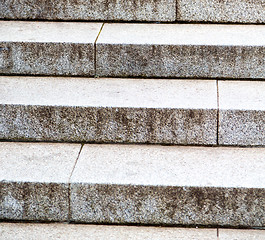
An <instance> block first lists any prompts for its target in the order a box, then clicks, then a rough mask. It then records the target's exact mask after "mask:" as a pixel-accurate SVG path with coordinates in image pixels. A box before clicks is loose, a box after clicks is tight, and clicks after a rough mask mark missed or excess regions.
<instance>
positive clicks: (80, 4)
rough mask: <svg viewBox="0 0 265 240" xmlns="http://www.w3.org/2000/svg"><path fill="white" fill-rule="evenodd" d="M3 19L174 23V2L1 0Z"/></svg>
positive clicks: (139, 0) (151, 0)
mask: <svg viewBox="0 0 265 240" xmlns="http://www.w3.org/2000/svg"><path fill="white" fill-rule="evenodd" d="M0 9H1V11H0V18H3V19H48V20H57V19H61V20H104V21H106V20H122V21H159V22H160V21H162V22H163V21H165V22H168V21H175V20H176V1H174V0H161V1H156V0H144V1H143V0H136V1H135V0H127V1H115V0H108V1H105V0H97V1H94V0H78V1H76V0H68V1H64V0H57V1H54V0H48V1H47V0H31V1H28V0H22V1H21V0H12V1H10V0H1V1H0Z"/></svg>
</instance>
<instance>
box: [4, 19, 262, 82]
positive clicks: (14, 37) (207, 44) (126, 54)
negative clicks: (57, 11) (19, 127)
mask: <svg viewBox="0 0 265 240" xmlns="http://www.w3.org/2000/svg"><path fill="white" fill-rule="evenodd" d="M101 27H102V24H101V23H80V22H78V23H73V22H72V23H66V22H26V21H24V22H13V21H1V22H0V32H1V33H2V34H1V36H0V73H2V74H9V75H10V74H12V75H21V74H22V75H64V76H94V75H97V76H101V77H102V76H105V77H149V78H151V77H165V78H219V79H263V80H264V78H265V71H264V69H265V60H264V59H265V37H264V36H265V25H216V24H215V25H207V24H204V25H203V24H119V23H116V24H105V25H104V26H103V28H102V31H101V32H100V29H101ZM97 37H98V38H97Z"/></svg>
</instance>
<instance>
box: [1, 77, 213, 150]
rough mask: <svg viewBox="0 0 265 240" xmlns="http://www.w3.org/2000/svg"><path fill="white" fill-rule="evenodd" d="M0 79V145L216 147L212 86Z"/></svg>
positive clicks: (202, 83) (202, 82)
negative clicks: (59, 143) (10, 142)
mask: <svg viewBox="0 0 265 240" xmlns="http://www.w3.org/2000/svg"><path fill="white" fill-rule="evenodd" d="M0 80H1V88H2V89H3V91H2V92H3V94H2V95H1V97H0V102H1V105H0V108H1V114H2V115H1V120H0V123H1V128H2V131H1V133H0V138H1V139H9V140H11V139H12V140H37V141H43V140H45V141H70V142H132V143H167V144H199V145H204V144H206V145H209V144H210V145H211V144H216V139H217V134H216V133H217V92H216V82H215V81H207V80H195V81H194V80H190V81H189V80H170V81H169V80H159V79H156V80H151V79H150V80H143V79H141V80H137V79H99V80H96V79H84V78H83V79H82V78H81V79H78V78H73V79H71V78H29V77H19V78H18V77H1V78H0ZM143 93H145V94H143ZM99 96H101V97H99Z"/></svg>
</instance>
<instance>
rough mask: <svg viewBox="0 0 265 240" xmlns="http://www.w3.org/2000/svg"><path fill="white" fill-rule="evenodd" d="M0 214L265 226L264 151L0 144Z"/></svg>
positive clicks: (43, 218) (24, 217)
mask: <svg viewBox="0 0 265 240" xmlns="http://www.w3.org/2000/svg"><path fill="white" fill-rule="evenodd" d="M0 154H1V158H0V162H1V164H0V178H1V179H0V191H1V194H0V210H1V211H0V219H1V220H4V221H7V220H8V221H66V222H75V223H97V224H98V223H106V224H143V225H144V224H148V225H168V226H173V225H181V226H226V227H246V228H254V227H264V226H265V214H264V213H265V208H264V206H265V197H264V196H265V185H264V181H263V179H264V172H265V148H235V147H233V148H232V147H218V148H217V147H185V146H158V145H156V146H154V145H152V146H148V145H111V144H108V145H104V144H100V145H97V144H90V145H89V144H87V145H83V146H81V144H61V143H14V142H2V143H0Z"/></svg>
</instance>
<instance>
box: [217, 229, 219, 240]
mask: <svg viewBox="0 0 265 240" xmlns="http://www.w3.org/2000/svg"><path fill="white" fill-rule="evenodd" d="M217 240H219V228H217Z"/></svg>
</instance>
